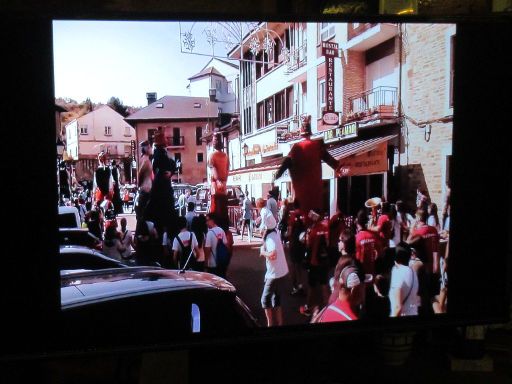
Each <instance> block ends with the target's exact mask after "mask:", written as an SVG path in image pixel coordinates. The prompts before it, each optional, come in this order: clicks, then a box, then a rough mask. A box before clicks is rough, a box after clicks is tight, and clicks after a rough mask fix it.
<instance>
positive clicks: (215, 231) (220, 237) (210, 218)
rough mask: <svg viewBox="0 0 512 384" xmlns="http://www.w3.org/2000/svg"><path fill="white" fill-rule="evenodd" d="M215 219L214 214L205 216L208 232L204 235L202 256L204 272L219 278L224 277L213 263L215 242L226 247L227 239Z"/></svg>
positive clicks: (223, 272) (222, 272)
mask: <svg viewBox="0 0 512 384" xmlns="http://www.w3.org/2000/svg"><path fill="white" fill-rule="evenodd" d="M216 220H217V217H216V215H215V213H213V212H210V213H208V214H207V215H206V225H208V232H207V234H206V241H205V244H204V255H205V259H206V271H207V272H210V273H213V274H215V275H217V276H220V277H225V276H226V275H225V271H223V270H222V269H221V268H218V266H217V263H216V262H215V250H216V248H217V241H222V242H224V244H225V245H226V246H228V239H227V237H226V233H225V232H224V230H223V229H222V228H221V227H219V226H218V225H217V222H216Z"/></svg>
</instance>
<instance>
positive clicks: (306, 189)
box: [275, 116, 340, 225]
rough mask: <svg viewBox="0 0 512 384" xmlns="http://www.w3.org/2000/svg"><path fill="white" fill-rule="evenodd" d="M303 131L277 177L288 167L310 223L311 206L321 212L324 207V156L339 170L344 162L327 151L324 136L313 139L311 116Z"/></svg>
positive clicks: (298, 199) (302, 210) (302, 126)
mask: <svg viewBox="0 0 512 384" xmlns="http://www.w3.org/2000/svg"><path fill="white" fill-rule="evenodd" d="M300 134H301V136H302V137H303V138H304V139H303V140H301V141H300V142H298V143H296V144H294V145H293V147H292V149H291V150H290V153H289V154H288V156H287V157H285V159H284V161H283V163H282V164H281V167H280V168H279V169H278V171H277V173H276V175H275V178H276V179H278V178H279V177H281V176H282V175H283V173H284V172H285V171H286V170H287V169H288V170H289V171H290V177H291V179H292V185H293V189H294V190H295V199H296V200H297V201H298V202H299V207H300V210H301V212H302V215H303V216H304V218H305V220H306V225H308V224H310V223H311V219H310V218H309V217H308V213H309V211H310V210H313V211H315V212H317V213H321V212H322V211H323V201H322V160H323V161H325V162H326V163H327V164H328V165H329V166H331V168H333V169H334V170H335V171H336V172H338V171H339V166H340V164H339V162H338V161H337V160H336V159H334V158H333V157H332V156H331V155H330V154H329V152H327V148H326V147H325V144H324V142H323V140H321V139H320V140H311V135H312V133H311V116H307V117H306V118H305V119H304V120H303V122H302V125H301V129H300Z"/></svg>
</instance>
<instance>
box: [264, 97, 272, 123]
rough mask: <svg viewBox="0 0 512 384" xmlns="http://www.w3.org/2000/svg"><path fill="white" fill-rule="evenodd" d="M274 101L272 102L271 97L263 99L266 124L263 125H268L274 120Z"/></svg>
mask: <svg viewBox="0 0 512 384" xmlns="http://www.w3.org/2000/svg"><path fill="white" fill-rule="evenodd" d="M273 106H274V103H273V99H272V98H269V99H267V100H265V117H266V120H265V122H266V124H265V125H269V124H272V123H273V122H274V108H273Z"/></svg>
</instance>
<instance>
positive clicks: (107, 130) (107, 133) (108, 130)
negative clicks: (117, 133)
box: [105, 125, 112, 136]
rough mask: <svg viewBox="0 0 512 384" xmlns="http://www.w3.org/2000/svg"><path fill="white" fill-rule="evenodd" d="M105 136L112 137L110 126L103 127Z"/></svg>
mask: <svg viewBox="0 0 512 384" xmlns="http://www.w3.org/2000/svg"><path fill="white" fill-rule="evenodd" d="M105 136H112V127H111V126H110V125H106V126H105Z"/></svg>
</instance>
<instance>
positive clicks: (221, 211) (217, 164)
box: [208, 133, 229, 231]
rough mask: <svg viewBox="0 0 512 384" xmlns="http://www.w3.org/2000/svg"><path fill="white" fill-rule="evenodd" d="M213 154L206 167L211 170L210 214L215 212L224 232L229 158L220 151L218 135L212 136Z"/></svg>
mask: <svg viewBox="0 0 512 384" xmlns="http://www.w3.org/2000/svg"><path fill="white" fill-rule="evenodd" d="M213 148H214V150H213V152H212V153H211V154H210V156H209V157H208V167H210V170H211V176H210V184H211V187H210V193H211V204H210V212H215V216H216V217H217V218H218V221H219V222H218V223H217V224H218V225H219V227H221V228H222V229H224V230H225V231H226V230H228V229H229V216H228V197H227V181H228V173H229V158H228V155H227V154H226V153H224V152H223V151H222V149H223V148H224V145H223V143H222V136H221V134H220V133H215V134H214V135H213Z"/></svg>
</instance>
